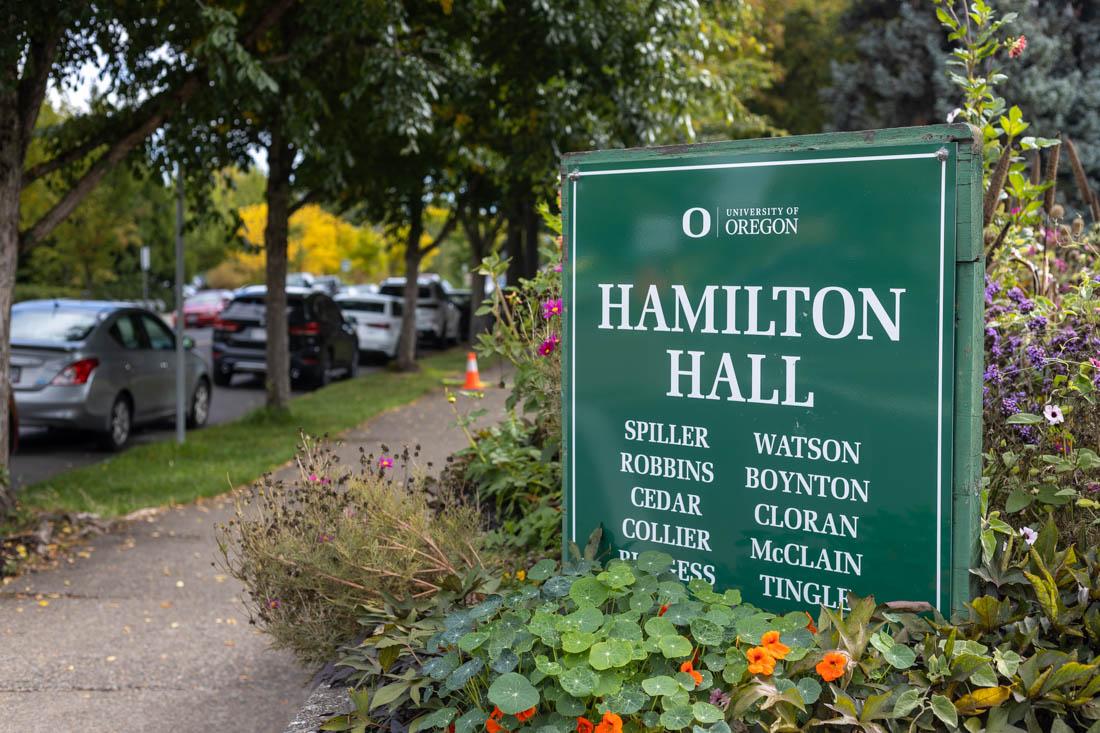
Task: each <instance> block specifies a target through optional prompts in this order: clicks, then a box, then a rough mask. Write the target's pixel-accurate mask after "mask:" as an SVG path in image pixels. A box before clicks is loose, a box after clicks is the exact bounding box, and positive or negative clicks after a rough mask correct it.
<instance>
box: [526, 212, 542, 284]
mask: <svg viewBox="0 0 1100 733" xmlns="http://www.w3.org/2000/svg"><path fill="white" fill-rule="evenodd" d="M523 208H524V211H523V223H524V227H523V229H524V232H523V238H524V246H525V249H526V253H525V255H526V256H525V257H524V262H523V264H524V268H523V276H524V277H526V278H532V277H534V276H535V275H536V274H537V273H538V271H539V214H538V212H537V211H535V197H534V195H532V196H531V197H530V198H528V199H527V201H526V202H525V203H524V207H523Z"/></svg>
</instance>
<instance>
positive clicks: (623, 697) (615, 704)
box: [600, 685, 648, 715]
mask: <svg viewBox="0 0 1100 733" xmlns="http://www.w3.org/2000/svg"><path fill="white" fill-rule="evenodd" d="M647 701H648V700H647V698H646V696H645V695H644V694H643V693H642V691H641V690H640V689H638V686H637V685H625V686H624V687H623V688H622V689H621V690H619V692H618V693H617V694H615V695H611V696H609V697H606V698H604V701H603V703H604V704H603V705H602V706H601V707H600V712H608V711H610V712H612V713H618V714H619V715H633V714H634V713H636V712H638V711H639V710H641V709H642V708H644V707H645V704H646V702H647Z"/></svg>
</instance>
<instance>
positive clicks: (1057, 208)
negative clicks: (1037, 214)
mask: <svg viewBox="0 0 1100 733" xmlns="http://www.w3.org/2000/svg"><path fill="white" fill-rule="evenodd" d="M1050 215H1051V217H1052V218H1054V219H1061V218H1062V217H1063V216H1065V215H1066V210H1065V208H1064V207H1063V206H1062V205H1061V204H1055V205H1054V206H1051V207H1050Z"/></svg>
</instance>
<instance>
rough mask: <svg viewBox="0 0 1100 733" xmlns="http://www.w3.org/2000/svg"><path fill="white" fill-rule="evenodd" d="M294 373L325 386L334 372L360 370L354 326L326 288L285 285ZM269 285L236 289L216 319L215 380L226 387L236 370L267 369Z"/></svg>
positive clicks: (293, 378)
mask: <svg viewBox="0 0 1100 733" xmlns="http://www.w3.org/2000/svg"><path fill="white" fill-rule="evenodd" d="M286 300H287V328H288V330H289V340H288V343H289V346H290V378H291V381H292V382H294V383H295V384H300V385H304V386H310V387H321V386H324V385H326V384H328V383H329V380H331V378H332V375H333V373H334V372H336V373H340V374H342V375H343V376H345V377H354V376H355V375H356V374H357V373H358V369H359V344H358V340H357V338H356V334H355V328H354V327H353V326H352V324H351V323H350V322H349V321H347V320H346V319H345V318H344V315H343V313H341V312H340V308H339V306H337V305H336V302H335V301H334V300H333V299H332V298H330V297H328V296H327V295H325V294H324V293H320V292H316V291H313V290H307V289H306V288H287V289H286ZM266 303H267V288H266V287H264V286H262V285H258V286H254V287H251V288H245V289H244V290H240V291H238V292H237V295H236V296H235V297H234V298H233V300H232V302H230V303H229V305H228V306H226V308H225V310H224V311H222V314H221V316H220V317H219V318H218V320H217V321H215V322H214V343H213V354H214V384H217V385H219V386H227V385H228V384H229V382H230V380H231V379H232V378H233V375H234V374H235V373H237V372H249V373H264V372H266V371H267V327H266V325H265V324H266V319H267V314H266V308H267V305H266Z"/></svg>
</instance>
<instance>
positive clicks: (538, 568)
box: [527, 559, 558, 580]
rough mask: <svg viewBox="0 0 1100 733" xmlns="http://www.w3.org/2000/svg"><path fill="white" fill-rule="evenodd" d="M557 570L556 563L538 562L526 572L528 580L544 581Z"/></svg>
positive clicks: (548, 560)
mask: <svg viewBox="0 0 1100 733" xmlns="http://www.w3.org/2000/svg"><path fill="white" fill-rule="evenodd" d="M557 569H558V563H557V562H556V561H554V560H550V559H545V560H539V561H538V562H537V563H535V564H534V565H533V566H532V567H531V569H530V570H528V571H527V579H528V580H546V579H547V578H549V577H550V576H551V575H553V574H554V572H555V571H556V570H557Z"/></svg>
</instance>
